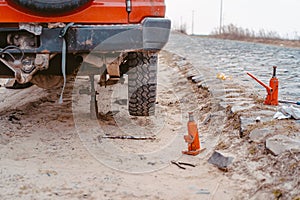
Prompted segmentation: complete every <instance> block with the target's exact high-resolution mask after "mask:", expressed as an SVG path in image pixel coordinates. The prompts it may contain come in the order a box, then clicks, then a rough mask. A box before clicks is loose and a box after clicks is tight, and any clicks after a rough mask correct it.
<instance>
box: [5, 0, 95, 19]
mask: <svg viewBox="0 0 300 200" xmlns="http://www.w3.org/2000/svg"><path fill="white" fill-rule="evenodd" d="M91 2H92V0H9V1H8V3H10V4H11V5H13V6H17V7H20V8H23V9H25V10H27V11H30V12H33V13H36V14H38V15H42V16H50V15H51V16H52V15H62V14H68V13H70V12H72V11H76V10H80V9H82V8H84V7H85V6H87V5H88V4H89V3H91Z"/></svg>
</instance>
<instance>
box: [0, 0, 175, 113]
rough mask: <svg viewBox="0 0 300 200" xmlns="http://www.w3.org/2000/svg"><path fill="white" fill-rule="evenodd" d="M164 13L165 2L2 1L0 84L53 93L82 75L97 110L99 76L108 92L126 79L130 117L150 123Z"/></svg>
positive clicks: (166, 29) (166, 30)
mask: <svg viewBox="0 0 300 200" xmlns="http://www.w3.org/2000/svg"><path fill="white" fill-rule="evenodd" d="M165 9H166V8H165V2H164V0H45V1H44V0H0V78H12V79H14V80H15V82H16V83H17V84H19V85H23V84H27V83H33V84H35V85H37V86H39V87H42V88H55V87H61V86H62V85H61V84H62V83H64V84H65V82H66V77H67V76H68V75H73V74H74V73H75V74H76V72H78V69H79V68H81V69H82V68H84V69H85V70H83V71H84V73H82V74H84V75H88V76H90V80H91V84H92V86H91V91H90V93H91V105H92V106H91V107H93V105H97V101H96V98H95V94H96V91H95V90H94V85H93V84H94V75H100V76H99V77H101V78H100V80H99V84H100V85H101V86H106V85H111V84H115V83H118V82H120V81H121V82H122V80H123V79H124V77H123V75H124V74H127V75H128V108H129V113H130V114H131V115H135V116H149V115H152V114H154V111H155V101H156V84H157V83H156V77H157V54H158V52H159V51H160V50H161V49H162V48H163V46H164V45H165V44H166V43H167V41H168V38H169V34H170V26H171V22H170V20H169V19H166V18H165ZM77 75H78V73H77ZM126 77H127V76H126ZM92 110H93V112H94V114H95V112H97V107H96V109H95V108H91V112H92Z"/></svg>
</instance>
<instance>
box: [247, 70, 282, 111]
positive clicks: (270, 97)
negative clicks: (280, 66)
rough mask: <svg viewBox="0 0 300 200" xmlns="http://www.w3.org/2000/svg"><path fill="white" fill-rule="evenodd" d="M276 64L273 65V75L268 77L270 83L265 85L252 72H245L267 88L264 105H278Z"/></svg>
mask: <svg viewBox="0 0 300 200" xmlns="http://www.w3.org/2000/svg"><path fill="white" fill-rule="evenodd" d="M276 68H277V67H276V66H273V76H272V78H271V79H270V84H269V85H267V84H265V83H264V82H262V81H260V80H259V79H258V78H256V77H255V76H254V75H253V74H251V73H249V72H247V74H248V75H249V76H250V77H251V78H253V79H254V80H256V81H257V82H258V83H259V84H260V85H262V86H263V87H264V88H266V90H267V97H266V99H265V101H264V104H266V105H274V106H277V105H278V87H279V80H278V79H277V77H276Z"/></svg>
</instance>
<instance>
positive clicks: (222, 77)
mask: <svg viewBox="0 0 300 200" xmlns="http://www.w3.org/2000/svg"><path fill="white" fill-rule="evenodd" d="M217 78H218V79H220V80H223V81H224V80H226V78H227V77H226V75H225V74H223V73H218V74H217Z"/></svg>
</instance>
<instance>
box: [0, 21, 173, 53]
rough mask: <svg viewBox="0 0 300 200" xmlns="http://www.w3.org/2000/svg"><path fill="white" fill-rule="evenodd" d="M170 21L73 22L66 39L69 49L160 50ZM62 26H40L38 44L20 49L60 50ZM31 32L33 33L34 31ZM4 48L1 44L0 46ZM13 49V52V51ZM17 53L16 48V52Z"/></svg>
mask: <svg viewBox="0 0 300 200" xmlns="http://www.w3.org/2000/svg"><path fill="white" fill-rule="evenodd" d="M170 26H171V22H170V20H168V19H165V18H145V19H144V20H143V21H142V23H140V24H124V25H76V24H75V25H73V26H71V27H70V28H69V29H68V31H67V33H66V35H65V39H66V42H67V51H68V53H88V52H91V51H99V52H107V51H131V50H160V49H162V48H163V46H164V45H165V44H166V43H167V41H168V39H169V34H170ZM21 31H23V32H24V30H20V29H17V28H0V33H1V34H3V32H7V33H8V34H18V33H19V32H21ZM61 31H62V28H52V29H50V28H43V29H42V33H41V34H40V35H38V40H39V42H38V44H39V45H38V46H37V47H35V48H28V49H23V50H24V53H61V52H62V43H63V40H62V38H60V37H59V35H60V33H61ZM33 36H34V35H33ZM0 48H3V47H0ZM12 53H13V52H12ZM16 53H17V52H16Z"/></svg>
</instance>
